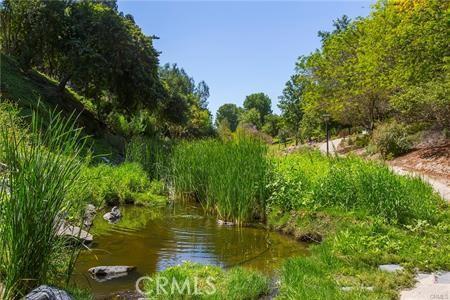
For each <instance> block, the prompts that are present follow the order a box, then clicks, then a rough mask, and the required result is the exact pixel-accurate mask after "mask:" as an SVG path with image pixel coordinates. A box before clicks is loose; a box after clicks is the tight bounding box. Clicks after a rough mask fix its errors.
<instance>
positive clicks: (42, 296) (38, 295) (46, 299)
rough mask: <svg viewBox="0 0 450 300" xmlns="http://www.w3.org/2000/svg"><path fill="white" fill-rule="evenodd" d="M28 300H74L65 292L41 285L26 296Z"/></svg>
mask: <svg viewBox="0 0 450 300" xmlns="http://www.w3.org/2000/svg"><path fill="white" fill-rule="evenodd" d="M25 299H26V300H72V297H70V296H69V294H68V293H67V292H65V291H63V290H59V289H57V288H54V287H51V286H48V285H41V286H39V287H37V288H35V289H34V290H32V291H31V292H30V293H29V294H28V295H26V296H25Z"/></svg>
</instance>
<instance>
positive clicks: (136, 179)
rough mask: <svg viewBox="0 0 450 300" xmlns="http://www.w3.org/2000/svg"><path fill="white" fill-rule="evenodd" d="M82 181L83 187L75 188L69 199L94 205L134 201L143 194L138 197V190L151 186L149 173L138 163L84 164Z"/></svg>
mask: <svg viewBox="0 0 450 300" xmlns="http://www.w3.org/2000/svg"><path fill="white" fill-rule="evenodd" d="M80 182H81V183H80V184H82V185H83V188H81V187H80V188H75V189H74V191H73V192H72V193H71V194H70V195H69V198H70V199H72V200H73V201H83V203H86V204H88V203H91V204H94V205H95V206H102V205H104V204H106V205H119V204H124V203H134V202H135V200H136V198H138V197H139V198H140V199H142V197H143V196H137V194H138V193H147V192H149V189H151V188H152V184H151V182H150V180H149V179H148V177H147V173H146V172H145V171H144V170H143V169H142V167H141V166H140V165H139V164H137V163H124V164H121V165H118V166H112V165H106V164H101V165H98V166H84V167H83V169H82V171H81V181H80ZM158 190H159V187H158Z"/></svg>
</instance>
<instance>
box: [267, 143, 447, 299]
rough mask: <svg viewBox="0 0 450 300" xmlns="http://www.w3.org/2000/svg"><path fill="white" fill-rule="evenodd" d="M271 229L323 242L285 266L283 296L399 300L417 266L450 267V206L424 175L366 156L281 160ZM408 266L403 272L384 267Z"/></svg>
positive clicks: (303, 156) (270, 204)
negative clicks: (416, 175)
mask: <svg viewBox="0 0 450 300" xmlns="http://www.w3.org/2000/svg"><path fill="white" fill-rule="evenodd" d="M274 166H275V168H274V172H273V174H272V178H273V180H272V184H271V186H270V189H271V192H270V198H269V200H268V225H269V227H270V228H272V229H275V230H279V231H282V232H284V233H287V234H291V235H293V236H295V237H296V238H298V239H302V240H309V241H317V242H321V243H320V244H317V245H312V246H311V255H310V256H308V257H298V258H293V259H289V260H288V261H287V262H286V263H285V264H284V266H283V268H282V270H281V281H280V282H281V284H280V293H279V298H280V299H395V298H397V297H398V293H399V291H400V289H402V288H405V287H409V286H411V285H412V284H413V282H414V275H413V274H414V272H415V270H416V269H419V270H423V271H432V270H449V269H450V259H449V257H448V251H450V243H449V242H448V240H447V239H445V238H444V237H445V236H448V235H449V233H450V226H449V224H448V219H449V215H450V214H449V210H448V208H447V205H446V204H445V203H444V202H443V201H442V200H441V199H440V198H439V197H438V196H437V195H435V194H434V192H433V191H432V189H431V188H430V187H429V186H428V185H427V184H425V183H423V182H422V181H421V180H419V179H416V178H408V177H400V176H397V175H395V174H393V173H392V172H391V171H390V170H389V169H388V168H387V167H386V166H384V165H380V164H377V163H372V162H366V161H363V160H361V159H358V158H354V157H349V158H327V157H324V156H322V155H320V154H319V153H315V152H303V153H295V154H292V155H289V156H286V157H276V158H274ZM392 263H395V264H401V265H402V266H403V267H404V268H405V270H404V271H403V272H401V273H387V272H383V271H381V270H379V268H378V266H379V265H380V264H392Z"/></svg>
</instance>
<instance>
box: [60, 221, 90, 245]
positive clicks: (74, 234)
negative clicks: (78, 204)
mask: <svg viewBox="0 0 450 300" xmlns="http://www.w3.org/2000/svg"><path fill="white" fill-rule="evenodd" d="M56 235H58V236H60V237H66V238H73V240H75V241H81V242H82V243H83V244H85V245H87V244H90V243H92V241H93V240H94V237H93V236H92V235H91V234H90V233H89V232H87V231H84V230H83V229H81V228H80V227H78V226H74V225H71V224H69V223H67V222H66V221H60V223H59V225H58V231H57V232H56Z"/></svg>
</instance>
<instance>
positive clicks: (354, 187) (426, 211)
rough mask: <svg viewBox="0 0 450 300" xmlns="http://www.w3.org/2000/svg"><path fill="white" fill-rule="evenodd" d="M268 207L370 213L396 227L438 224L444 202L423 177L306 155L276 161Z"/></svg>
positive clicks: (359, 162) (373, 164) (374, 165)
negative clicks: (426, 222) (426, 221)
mask: <svg viewBox="0 0 450 300" xmlns="http://www.w3.org/2000/svg"><path fill="white" fill-rule="evenodd" d="M275 164H276V168H275V170H274V172H273V175H272V176H273V178H272V179H271V180H270V182H271V183H270V184H269V189H270V197H269V200H268V206H269V207H281V208H282V209H283V210H284V211H286V212H287V211H289V210H292V209H293V210H297V209H300V208H302V207H311V208H324V207H338V208H341V209H344V210H348V211H353V210H357V211H358V210H359V211H365V212H367V213H369V214H371V215H374V216H380V217H383V218H385V219H386V220H387V221H388V222H391V223H400V224H409V223H411V222H413V221H414V220H417V219H421V220H428V221H429V222H434V221H435V215H436V213H437V211H438V208H439V205H440V204H441V203H442V202H441V200H440V198H439V196H437V195H435V194H434V192H433V190H432V188H431V187H430V186H429V185H427V184H426V183H424V182H422V181H421V180H420V179H418V178H409V177H402V176H398V175H395V174H394V173H393V172H392V171H391V170H389V168H388V167H387V166H384V165H381V164H379V163H376V162H368V161H363V160H362V159H359V158H356V157H347V158H327V157H325V156H322V155H320V154H319V153H316V152H301V153H296V154H292V155H289V156H288V157H283V158H275Z"/></svg>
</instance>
